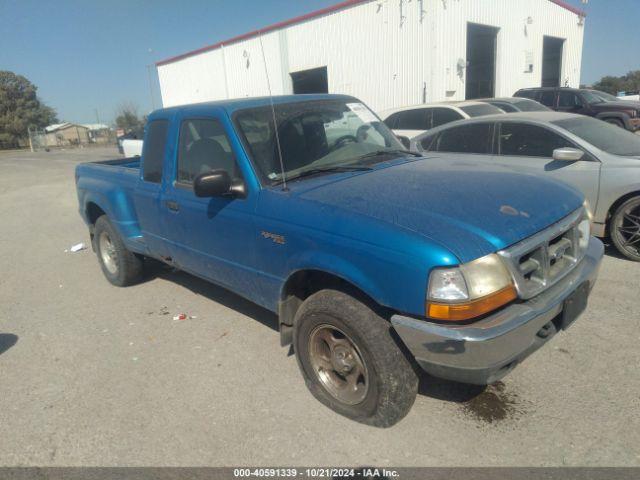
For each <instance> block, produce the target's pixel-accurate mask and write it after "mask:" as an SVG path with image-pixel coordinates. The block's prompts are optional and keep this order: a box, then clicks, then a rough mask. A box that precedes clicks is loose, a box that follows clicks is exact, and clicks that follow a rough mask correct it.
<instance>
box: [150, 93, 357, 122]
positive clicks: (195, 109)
mask: <svg viewBox="0 0 640 480" xmlns="http://www.w3.org/2000/svg"><path fill="white" fill-rule="evenodd" d="M272 100H273V103H274V104H276V105H278V104H282V103H294V102H308V101H310V100H351V101H358V102H359V100H357V99H356V98H354V97H351V96H349V95H336V94H303V95H274V96H273V97H251V98H235V99H225V100H217V101H214V102H203V103H193V104H188V105H176V106H174V107H168V108H160V109H158V110H155V111H153V112H152V113H151V115H149V119H153V118H155V117H164V116H166V115H167V114H171V113H173V112H176V111H182V112H187V113H194V114H197V113H202V112H203V111H204V110H208V109H211V108H224V109H225V110H226V111H227V112H229V113H233V112H235V111H236V110H242V109H245V108H255V107H264V106H267V105H270V104H271V101H272Z"/></svg>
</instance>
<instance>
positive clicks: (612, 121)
mask: <svg viewBox="0 0 640 480" xmlns="http://www.w3.org/2000/svg"><path fill="white" fill-rule="evenodd" d="M605 122H607V123H610V124H611V125H615V126H616V127H620V128H624V123H622V121H621V120H618V119H617V118H607V119H606V120H605Z"/></svg>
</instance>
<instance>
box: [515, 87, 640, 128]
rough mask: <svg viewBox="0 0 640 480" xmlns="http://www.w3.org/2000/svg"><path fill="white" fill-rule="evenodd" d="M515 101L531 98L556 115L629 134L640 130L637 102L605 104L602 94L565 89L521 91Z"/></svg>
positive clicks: (616, 101) (611, 102)
mask: <svg viewBox="0 0 640 480" xmlns="http://www.w3.org/2000/svg"><path fill="white" fill-rule="evenodd" d="M513 96H514V97H523V98H531V99H533V100H536V101H538V102H540V103H542V104H543V105H546V106H547V107H549V108H551V109H552V110H556V111H558V112H566V113H578V114H580V115H588V116H590V117H594V118H597V119H600V120H604V121H605V122H608V123H611V124H613V125H615V126H617V127H621V128H625V129H626V130H629V131H631V132H635V131H637V130H640V102H630V101H624V100H619V99H616V100H604V97H603V92H597V93H594V91H592V90H589V89H578V88H566V87H541V88H524V89H522V90H518V91H517V92H516V93H515V94H514V95H513Z"/></svg>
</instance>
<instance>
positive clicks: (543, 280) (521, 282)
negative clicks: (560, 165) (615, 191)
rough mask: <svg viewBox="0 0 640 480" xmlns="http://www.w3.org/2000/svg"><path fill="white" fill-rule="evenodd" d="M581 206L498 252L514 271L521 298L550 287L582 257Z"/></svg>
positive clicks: (513, 274)
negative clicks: (552, 223) (580, 245)
mask: <svg viewBox="0 0 640 480" xmlns="http://www.w3.org/2000/svg"><path fill="white" fill-rule="evenodd" d="M582 218H583V210H582V209H579V210H577V211H575V212H573V213H572V214H570V215H569V216H567V217H565V218H563V219H562V220H560V221H559V222H558V223H555V224H554V225H552V226H551V227H549V228H547V229H545V230H543V231H541V232H539V233H537V234H535V235H533V236H532V237H530V238H527V239H525V240H523V241H522V242H520V243H517V244H515V245H513V246H511V247H509V248H507V249H505V250H501V251H499V252H498V255H500V256H501V257H502V258H503V259H504V260H505V263H506V265H507V267H508V268H509V270H510V271H511V274H512V276H513V280H514V282H515V285H516V288H517V289H518V294H519V295H520V298H523V299H528V298H531V297H534V296H535V295H537V294H539V293H540V292H542V291H543V290H545V289H547V288H549V287H550V286H551V285H553V284H554V283H556V282H557V281H558V280H560V279H561V278H562V277H564V276H565V275H566V274H567V273H569V271H571V269H572V268H573V267H574V266H575V265H576V264H577V263H578V262H579V261H580V260H582V256H583V255H584V252H581V251H580V248H579V240H580V232H579V230H578V224H579V223H580V221H581V220H582Z"/></svg>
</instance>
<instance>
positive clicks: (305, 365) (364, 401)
mask: <svg viewBox="0 0 640 480" xmlns="http://www.w3.org/2000/svg"><path fill="white" fill-rule="evenodd" d="M294 325H295V326H294V348H295V352H296V357H297V360H298V365H299V366H300V370H301V372H302V375H303V376H304V378H305V382H306V384H307V387H308V388H309V390H310V391H311V393H312V394H313V396H314V397H316V399H318V400H319V401H320V402H322V403H323V404H325V405H326V406H328V407H329V408H331V409H332V410H334V411H335V412H337V413H339V414H341V415H344V416H345V417H348V418H351V419H353V420H356V421H358V422H361V423H365V424H368V425H372V426H376V427H390V426H392V425H394V424H395V423H397V422H398V421H400V420H401V419H402V418H404V417H405V415H406V414H407V413H408V412H409V410H410V409H411V406H412V405H413V402H414V401H415V398H416V394H417V391H418V377H417V375H416V373H415V371H414V370H413V367H412V365H411V363H410V362H409V360H408V359H407V358H406V357H405V355H404V353H403V352H402V351H401V350H400V348H399V347H398V345H397V344H396V343H395V341H394V339H393V338H392V336H391V333H392V328H391V325H390V323H389V322H388V321H387V320H385V319H384V318H382V317H380V316H379V315H378V314H377V313H376V312H375V311H374V310H373V309H372V308H370V307H369V306H367V305H365V303H363V302H361V301H359V300H357V299H355V298H354V297H352V296H350V295H347V294H345V293H343V292H339V291H336V290H322V291H320V292H318V293H315V294H313V295H311V296H310V297H309V298H308V299H307V300H305V302H304V303H303V304H302V306H301V307H300V310H299V311H298V313H297V314H296V321H295V324H294Z"/></svg>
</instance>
